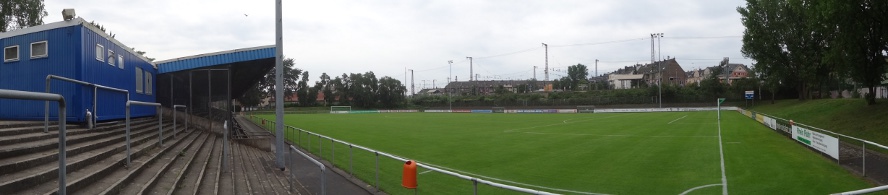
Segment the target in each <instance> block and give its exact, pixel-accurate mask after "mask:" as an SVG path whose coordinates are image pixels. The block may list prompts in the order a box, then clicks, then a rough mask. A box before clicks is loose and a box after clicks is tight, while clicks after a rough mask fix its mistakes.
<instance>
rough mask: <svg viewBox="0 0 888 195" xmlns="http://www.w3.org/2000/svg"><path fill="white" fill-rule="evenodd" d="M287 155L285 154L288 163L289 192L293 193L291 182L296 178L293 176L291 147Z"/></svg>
mask: <svg viewBox="0 0 888 195" xmlns="http://www.w3.org/2000/svg"><path fill="white" fill-rule="evenodd" d="M287 151H289V152H287V153H289V154H287V162H290V163H289V164H290V192H294V190H293V189H295V188H293V185H294V184H293V181H295V180H296V176H295V175H294V174H293V146H290V149H289V150H287Z"/></svg>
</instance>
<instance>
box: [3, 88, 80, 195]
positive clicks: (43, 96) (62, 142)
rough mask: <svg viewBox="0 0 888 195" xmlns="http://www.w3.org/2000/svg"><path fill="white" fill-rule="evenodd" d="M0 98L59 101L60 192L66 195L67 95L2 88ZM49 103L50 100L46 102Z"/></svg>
mask: <svg viewBox="0 0 888 195" xmlns="http://www.w3.org/2000/svg"><path fill="white" fill-rule="evenodd" d="M0 98H4V99H20V100H43V101H56V102H58V103H59V182H58V183H59V191H58V194H60V195H64V194H65V193H67V188H66V186H67V182H66V181H65V173H67V170H66V166H65V164H66V163H65V158H67V156H68V155H67V153H66V152H65V150H66V149H65V147H66V144H67V138H66V137H65V134H67V131H66V130H65V123H66V122H65V107H66V106H65V97H64V96H62V95H59V94H53V93H39V92H27V91H17V90H6V89H0ZM46 104H47V105H48V104H49V102H47V103H46Z"/></svg>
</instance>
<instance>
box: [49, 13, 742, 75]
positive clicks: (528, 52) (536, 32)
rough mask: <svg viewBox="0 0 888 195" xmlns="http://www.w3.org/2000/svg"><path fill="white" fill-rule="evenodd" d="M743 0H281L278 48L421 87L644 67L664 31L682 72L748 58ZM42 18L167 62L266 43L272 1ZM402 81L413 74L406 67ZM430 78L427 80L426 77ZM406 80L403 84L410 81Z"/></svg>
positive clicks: (316, 71)
mask: <svg viewBox="0 0 888 195" xmlns="http://www.w3.org/2000/svg"><path fill="white" fill-rule="evenodd" d="M744 2H745V1H742V0H715V1H706V0H668V1H662V0H656V1H655V0H576V1H566V0H552V1H542V0H539V1H523V0H489V1H480V0H440V1H422V0H360V1H343V0H323V1H284V7H283V12H284V13H283V25H284V30H283V33H284V34H283V35H284V50H283V51H284V55H285V56H286V57H288V58H293V59H295V61H296V67H297V68H300V69H303V70H307V71H309V72H310V74H311V75H310V77H311V79H312V80H313V81H316V80H317V78H318V77H319V76H320V75H321V73H324V72H326V73H327V74H329V75H331V77H335V76H337V75H342V73H364V72H368V71H373V72H374V73H375V74H376V75H377V77H382V76H391V77H393V78H395V79H398V80H402V81H403V80H404V79H405V69H413V70H414V71H415V72H414V74H415V82H416V87H417V88H420V87H422V86H423V83H425V86H426V87H429V88H430V87H432V83H433V80H434V82H435V84H436V85H437V86H438V87H442V86H443V85H444V84H445V83H446V81H447V79H448V76H449V74H450V72H449V69H448V63H447V61H448V60H453V61H454V63H453V66H452V74H453V77H454V78H455V79H458V80H459V81H466V80H468V77H469V62H468V60H467V59H466V57H467V56H471V57H474V73H475V74H479V75H480V79H481V80H505V79H530V78H533V77H534V66H538V67H539V68H537V69H536V70H537V71H536V78H537V79H539V80H544V78H545V76H544V74H543V67H544V66H545V56H546V55H545V50H544V49H543V46H542V43H547V44H548V45H549V49H548V52H549V55H548V56H549V68H550V70H551V71H550V75H549V79H550V80H554V79H557V78H560V77H562V76H564V75H566V69H567V66H570V65H574V64H577V63H582V64H584V65H586V66H588V67H589V69H590V72H589V75H590V76H591V75H594V74H595V60H596V59H598V60H600V61H599V63H598V73H599V74H604V73H607V72H611V71H614V70H616V69H618V68H621V67H624V66H628V65H632V64H636V63H649V62H650V56H651V40H650V34H651V33H664V38H662V39H661V43H662V46H661V47H662V52H661V55H662V56H663V57H664V58H665V57H666V56H674V57H676V59H677V60H678V62H679V63H680V64H681V65H682V67H683V68H684V69H685V70H690V69H696V68H698V67H707V66H714V65H716V64H717V63H718V61H720V60H721V59H722V58H723V57H729V58H730V59H731V62H732V63H743V64H747V65H750V64H751V63H753V61H752V60H750V59H744V58H743V56H742V54H741V53H740V48H741V45H742V43H741V39H742V38H741V37H740V36H741V35H742V34H743V30H744V27H743V25H742V24H741V23H740V15H739V14H738V13H737V11H736V8H737V7H738V6H744V5H745V3H744ZM45 4H46V11H47V12H49V15H48V16H47V17H46V18H44V19H43V20H44V22H45V23H51V22H57V21H60V20H61V19H62V16H61V11H62V9H64V8H74V9H76V12H77V16H79V17H82V18H84V19H86V20H87V21H96V22H98V23H100V24H102V25H104V26H105V28H106V29H108V30H110V31H111V32H113V33H114V34H116V39H118V40H120V41H121V42H122V43H124V44H126V45H127V46H130V47H135V48H136V49H138V50H142V51H146V52H148V53H147V56H149V57H153V58H157V59H158V60H165V59H170V58H176V57H182V56H190V55H196V54H203V53H211V52H217V51H224V50H231V49H238V48H246V47H255V46H262V45H273V44H274V36H275V23H274V17H275V10H274V8H275V7H274V1H273V0H261V1H243V0H240V1H232V0H151V1H125V0H78V1H67V0H46V1H45ZM406 76H407V77H408V78H407V80H408V81H409V79H410V78H409V73H408V74H407V75H406ZM423 80H425V82H423ZM408 85H409V84H408Z"/></svg>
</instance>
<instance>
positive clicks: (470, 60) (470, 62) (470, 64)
mask: <svg viewBox="0 0 888 195" xmlns="http://www.w3.org/2000/svg"><path fill="white" fill-rule="evenodd" d="M466 58H468V59H469V81H472V75H475V72H474V71H472V57H466Z"/></svg>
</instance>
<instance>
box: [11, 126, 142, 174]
mask: <svg viewBox="0 0 888 195" xmlns="http://www.w3.org/2000/svg"><path fill="white" fill-rule="evenodd" d="M149 127H155V129H156V125H153V124H142V125H138V126H132V128H133V129H132V131H131V132H130V133H131V137H130V138H132V139H135V138H138V137H141V136H143V135H145V134H151V133H155V134H156V133H157V131H156V130H154V129H151V128H149ZM125 141H126V136H125V135H124V134H123V133H121V134H119V135H116V136H111V137H107V138H101V139H94V140H91V141H87V142H83V143H77V144H70V145H68V146H67V148H66V154H67V156H68V158H69V159H70V158H72V157H75V156H77V155H79V154H81V153H84V152H90V151H93V150H96V149H99V148H102V147H106V146H109V145H112V144H117V143H124V142H125ZM58 154H59V153H58V149H57V148H53V149H49V150H44V151H41V152H35V153H31V154H27V155H20V156H16V157H12V158H6V159H3V161H2V162H0V175H5V174H8V173H12V172H16V171H21V170H25V169H29V168H32V167H36V166H39V165H43V164H46V163H53V162H57V161H58Z"/></svg>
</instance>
